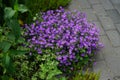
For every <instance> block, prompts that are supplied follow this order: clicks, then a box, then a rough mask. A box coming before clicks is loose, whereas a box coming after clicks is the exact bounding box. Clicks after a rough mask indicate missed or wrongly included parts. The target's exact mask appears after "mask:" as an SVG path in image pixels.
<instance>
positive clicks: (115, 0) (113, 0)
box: [110, 0, 120, 5]
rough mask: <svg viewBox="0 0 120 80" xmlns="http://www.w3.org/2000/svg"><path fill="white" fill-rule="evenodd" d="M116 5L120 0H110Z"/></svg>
mask: <svg viewBox="0 0 120 80" xmlns="http://www.w3.org/2000/svg"><path fill="white" fill-rule="evenodd" d="M110 1H111V2H112V3H113V4H114V5H116V4H119V3H120V0H110Z"/></svg>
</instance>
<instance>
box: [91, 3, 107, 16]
mask: <svg viewBox="0 0 120 80" xmlns="http://www.w3.org/2000/svg"><path fill="white" fill-rule="evenodd" d="M92 7H93V9H94V11H95V13H96V14H97V15H99V16H106V15H107V13H106V12H105V9H104V7H103V6H102V5H100V4H95V5H92Z"/></svg>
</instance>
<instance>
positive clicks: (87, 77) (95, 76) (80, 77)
mask: <svg viewBox="0 0 120 80" xmlns="http://www.w3.org/2000/svg"><path fill="white" fill-rule="evenodd" d="M99 78H100V72H99V73H95V72H89V71H88V70H87V71H86V72H84V73H83V72H82V71H81V72H79V73H78V74H76V75H75V77H73V78H72V79H71V80H99Z"/></svg>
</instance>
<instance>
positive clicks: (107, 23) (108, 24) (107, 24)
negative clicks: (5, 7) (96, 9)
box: [98, 16, 116, 30]
mask: <svg viewBox="0 0 120 80" xmlns="http://www.w3.org/2000/svg"><path fill="white" fill-rule="evenodd" d="M98 18H99V20H100V22H101V23H102V26H103V28H104V30H111V29H116V28H115V25H114V23H113V21H112V19H111V18H110V17H100V16H98Z"/></svg>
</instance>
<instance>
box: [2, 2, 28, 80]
mask: <svg viewBox="0 0 120 80" xmlns="http://www.w3.org/2000/svg"><path fill="white" fill-rule="evenodd" d="M23 7H24V5H21V4H20V5H19V4H18V3H17V0H16V2H15V4H14V9H13V8H12V7H5V8H4V25H2V26H1V27H0V67H1V68H2V71H1V73H0V76H1V77H0V79H2V80H5V79H4V78H5V77H6V78H8V79H9V78H10V76H11V75H12V74H13V73H14V72H15V68H14V63H13V59H14V56H16V55H20V54H25V53H26V52H27V51H26V50H28V49H26V48H23V47H24V46H22V44H23V43H24V41H25V39H24V38H23V37H21V28H20V24H19V23H18V19H17V18H18V12H21V13H24V12H26V11H27V9H26V8H23ZM8 79H6V80H8Z"/></svg>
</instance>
